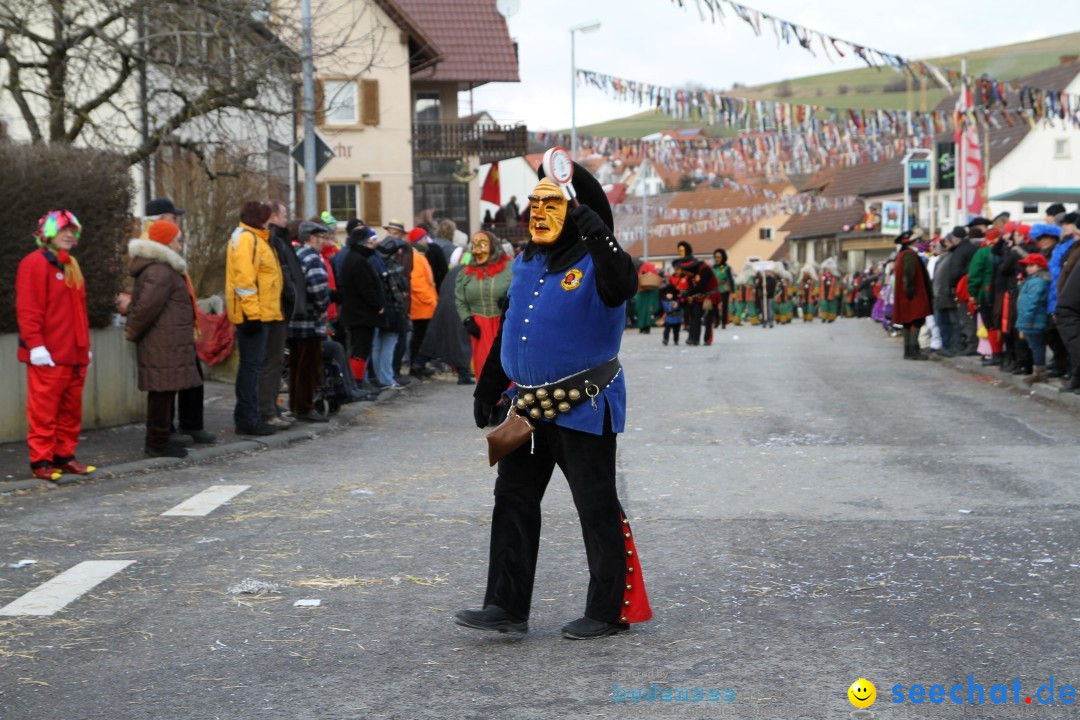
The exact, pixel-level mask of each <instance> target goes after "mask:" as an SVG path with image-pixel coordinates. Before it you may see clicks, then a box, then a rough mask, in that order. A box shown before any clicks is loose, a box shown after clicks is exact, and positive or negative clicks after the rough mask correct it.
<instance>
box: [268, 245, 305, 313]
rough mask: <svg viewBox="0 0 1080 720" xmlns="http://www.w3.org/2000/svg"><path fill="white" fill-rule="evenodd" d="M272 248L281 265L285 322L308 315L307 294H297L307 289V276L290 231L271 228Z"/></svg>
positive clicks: (282, 304)
mask: <svg viewBox="0 0 1080 720" xmlns="http://www.w3.org/2000/svg"><path fill="white" fill-rule="evenodd" d="M270 247H272V248H274V253H275V254H276V255H277V259H278V263H279V264H280V265H281V308H282V316H283V317H284V318H285V322H289V320H291V319H292V318H294V317H298V316H303V315H305V314H307V292H301V293H299V294H297V292H296V288H298V287H299V288H306V287H307V276H306V275H305V274H304V269H303V268H302V267H300V259H299V258H297V257H296V251H295V250H293V247H292V243H291V242H289V231H288V230H287V229H285V228H283V227H278V226H277V225H271V226H270Z"/></svg>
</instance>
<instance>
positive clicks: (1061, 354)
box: [1046, 315, 1072, 372]
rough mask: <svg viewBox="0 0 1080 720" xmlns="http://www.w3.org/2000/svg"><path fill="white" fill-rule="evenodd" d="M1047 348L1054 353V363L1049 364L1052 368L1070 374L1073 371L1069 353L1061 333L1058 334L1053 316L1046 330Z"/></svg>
mask: <svg viewBox="0 0 1080 720" xmlns="http://www.w3.org/2000/svg"><path fill="white" fill-rule="evenodd" d="M1046 346H1047V347H1048V348H1050V349H1051V350H1053V351H1054V360H1053V362H1051V363H1047V364H1048V365H1050V367H1052V368H1054V369H1055V370H1059V371H1061V372H1068V371H1069V370H1071V369H1072V366H1071V365H1070V361H1069V351H1068V350H1067V349H1066V348H1065V341H1064V340H1062V339H1061V333H1059V332H1058V329H1057V323H1056V322H1055V318H1054V316H1053V315H1051V316H1050V324H1049V326H1048V327H1047V328H1046Z"/></svg>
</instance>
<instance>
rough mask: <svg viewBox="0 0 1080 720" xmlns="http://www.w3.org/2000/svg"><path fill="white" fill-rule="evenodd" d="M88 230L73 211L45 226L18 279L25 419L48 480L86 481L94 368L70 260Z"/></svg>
mask: <svg viewBox="0 0 1080 720" xmlns="http://www.w3.org/2000/svg"><path fill="white" fill-rule="evenodd" d="M81 234H82V225H80V224H79V221H78V220H77V219H76V218H75V215H74V213H72V212H71V211H70V210H53V211H51V212H49V213H48V214H47V215H45V217H43V218H41V219H40V220H38V229H37V231H36V232H35V233H34V237H35V238H36V240H37V245H38V249H37V250H35V251H34V252H32V253H30V254H29V255H27V256H26V257H24V258H23V259H22V261H21V262H20V263H19V267H18V270H16V273H15V318H16V321H17V322H18V325H19V351H18V352H19V355H18V357H19V362H22V363H26V420H27V423H28V425H29V429H28V431H27V433H26V442H27V445H29V446H30V469H31V472H32V473H33V475H34V477H36V478H38V479H41V480H51V481H54V482H55V481H56V480H59V479H60V477H61V475H63V473H71V474H73V475H87V474H89V473H92V472H93V471H94V469H95V468H94V467H93V466H89V465H83V464H82V463H80V462H78V461H77V460H76V459H75V448H76V447H77V446H78V444H79V432H80V430H82V393H83V386H84V385H85V384H86V369H87V367H88V366H89V365H90V322H89V319H88V317H87V313H86V283H85V281H84V280H83V275H82V270H80V269H79V262H78V261H77V260H76V259H75V258H74V257H73V256H72V255H71V250H72V249H73V248H74V247H75V246H76V245H77V244H78V241H79V236H80V235H81Z"/></svg>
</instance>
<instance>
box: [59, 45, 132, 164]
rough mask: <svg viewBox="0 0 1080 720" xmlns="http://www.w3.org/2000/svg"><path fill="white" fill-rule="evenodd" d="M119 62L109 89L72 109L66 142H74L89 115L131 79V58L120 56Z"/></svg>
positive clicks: (88, 119)
mask: <svg viewBox="0 0 1080 720" xmlns="http://www.w3.org/2000/svg"><path fill="white" fill-rule="evenodd" d="M120 62H121V64H120V72H119V73H118V74H117V76H116V80H115V81H114V82H113V83H112V85H109V87H107V88H105V89H104V90H102V91H101V92H100V93H98V94H97V96H95V97H93V98H91V99H90V100H88V101H86V102H85V103H83V104H82V105H80V106H79V107H77V108H75V109H74V111H73V112H74V115H75V122H73V123H72V125H71V127H70V128H69V129H68V131H67V133H66V136H65V138H66V141H67V142H69V143H72V142H75V138H77V137H79V133H81V132H82V129H83V127H84V126H85V125H86V123H87V122H89V121H90V113H92V112H93V111H94V110H96V109H97V108H99V107H101V106H102V105H104V104H105V103H106V102H108V101H109V99H110V98H112V96H113V95H115V94H116V93H118V92H120V90H121V88H123V87H124V83H126V82H127V81H128V78H130V77H131V73H132V71H133V70H134V67H133V66H132V63H131V58H129V57H128V56H127V55H122V56H121V61H120Z"/></svg>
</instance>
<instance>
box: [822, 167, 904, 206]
mask: <svg viewBox="0 0 1080 720" xmlns="http://www.w3.org/2000/svg"><path fill="white" fill-rule="evenodd" d="M903 189H904V166H903V165H901V164H900V158H887V159H885V160H879V161H878V162H872V163H864V164H862V165H852V166H851V167H845V168H838V169H837V171H836V174H835V175H833V177H832V180H831V181H829V183H828V184H827V185H826V186H825V189H824V190H822V191H821V195H822V196H823V197H851V196H853V195H858V196H861V197H866V196H870V195H889V194H891V193H898V192H901V191H903Z"/></svg>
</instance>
